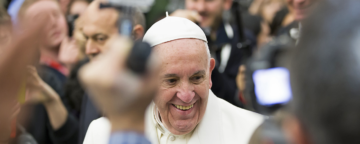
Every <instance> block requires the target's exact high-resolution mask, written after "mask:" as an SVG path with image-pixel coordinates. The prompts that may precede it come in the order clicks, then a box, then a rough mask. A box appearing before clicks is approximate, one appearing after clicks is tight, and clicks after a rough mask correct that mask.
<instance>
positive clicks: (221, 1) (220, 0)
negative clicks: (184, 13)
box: [185, 0, 232, 27]
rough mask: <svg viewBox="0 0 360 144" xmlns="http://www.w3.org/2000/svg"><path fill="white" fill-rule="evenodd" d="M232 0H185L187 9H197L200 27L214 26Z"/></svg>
mask: <svg viewBox="0 0 360 144" xmlns="http://www.w3.org/2000/svg"><path fill="white" fill-rule="evenodd" d="M231 3H232V0H186V1H185V7H186V9H188V10H194V11H197V12H198V13H199V14H200V16H201V21H200V26H201V27H214V26H215V25H216V24H217V23H218V22H219V21H221V17H222V13H223V11H224V10H228V9H230V7H231Z"/></svg>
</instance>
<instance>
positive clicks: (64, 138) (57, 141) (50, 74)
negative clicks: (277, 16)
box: [40, 66, 79, 144]
mask: <svg viewBox="0 0 360 144" xmlns="http://www.w3.org/2000/svg"><path fill="white" fill-rule="evenodd" d="M40 76H41V78H42V79H43V80H44V81H45V82H46V83H47V84H48V85H49V86H50V87H51V88H53V89H54V90H55V91H56V92H57V93H58V94H59V96H60V98H61V101H62V103H63V104H64V106H65V108H66V110H67V112H68V117H67V118H66V121H65V123H64V124H63V125H62V126H61V127H60V128H59V129H58V130H53V128H52V126H51V123H50V119H49V118H48V117H47V119H46V121H47V122H46V123H45V124H43V125H46V127H47V129H48V132H49V137H50V139H51V142H52V143H54V144H76V143H77V142H78V141H77V138H78V133H79V132H78V131H79V124H78V123H79V122H78V120H77V119H76V117H75V116H74V114H73V113H72V111H71V110H70V106H69V103H68V102H67V101H66V99H65V98H64V84H65V81H66V77H65V76H64V75H62V74H61V73H60V72H58V71H57V70H55V69H53V68H50V67H48V66H43V67H42V71H41V72H40Z"/></svg>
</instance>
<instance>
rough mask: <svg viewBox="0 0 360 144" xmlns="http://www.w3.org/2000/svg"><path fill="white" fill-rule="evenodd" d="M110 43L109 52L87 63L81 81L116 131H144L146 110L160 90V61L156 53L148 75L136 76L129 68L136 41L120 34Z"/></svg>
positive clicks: (151, 60) (81, 71)
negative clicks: (158, 73) (128, 59)
mask: <svg viewBox="0 0 360 144" xmlns="http://www.w3.org/2000/svg"><path fill="white" fill-rule="evenodd" d="M109 44H111V46H110V50H109V51H107V52H105V53H102V54H101V55H99V56H97V57H96V58H95V59H94V60H93V61H91V62H90V63H89V64H87V65H85V66H83V68H82V69H81V70H80V80H81V82H82V84H83V85H84V86H85V89H86V90H87V91H88V92H89V93H90V96H91V97H92V99H93V100H94V103H95V104H96V105H97V106H98V107H99V108H100V109H101V110H102V112H103V113H104V114H105V116H107V117H108V118H109V120H110V122H111V124H112V130H113V131H125V130H130V131H138V132H143V131H144V115H145V111H146V108H147V106H148V105H149V104H150V102H151V101H152V98H153V97H154V96H155V93H156V90H157V84H158V83H157V82H156V80H157V77H156V76H155V74H156V73H157V71H158V64H157V61H156V60H155V59H154V58H155V56H153V55H152V56H151V58H150V60H148V61H147V63H148V69H147V72H146V74H144V75H136V74H134V73H132V72H131V71H130V70H129V69H127V67H126V60H127V58H128V55H129V53H130V51H131V48H132V46H133V44H132V42H131V41H130V40H129V39H127V38H123V37H118V38H115V39H114V40H113V41H112V42H110V43H109ZM149 64H152V65H150V67H149ZM129 89H132V90H130V91H131V92H129Z"/></svg>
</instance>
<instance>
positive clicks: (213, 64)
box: [209, 58, 215, 88]
mask: <svg viewBox="0 0 360 144" xmlns="http://www.w3.org/2000/svg"><path fill="white" fill-rule="evenodd" d="M214 68H215V59H213V58H211V59H210V67H209V85H210V88H211V86H212V81H211V74H212V71H213V70H214Z"/></svg>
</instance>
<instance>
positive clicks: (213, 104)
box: [145, 90, 264, 144]
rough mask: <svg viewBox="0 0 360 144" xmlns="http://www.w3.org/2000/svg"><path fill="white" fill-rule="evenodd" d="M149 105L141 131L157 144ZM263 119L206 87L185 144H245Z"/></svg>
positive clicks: (154, 125)
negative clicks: (202, 110)
mask: <svg viewBox="0 0 360 144" xmlns="http://www.w3.org/2000/svg"><path fill="white" fill-rule="evenodd" d="M152 105H153V104H152ZM152 109H153V108H152V107H151V106H150V107H149V108H148V110H147V112H146V118H145V119H146V120H145V126H146V127H145V135H146V136H147V138H148V139H149V140H150V141H151V142H152V143H153V144H157V143H159V142H158V140H157V135H156V124H155V123H154V122H153V111H152ZM263 120H264V117H263V116H262V115H260V114H257V113H254V112H251V111H248V110H244V109H241V108H238V107H236V106H234V105H232V104H230V103H228V102H226V101H224V100H223V99H220V98H218V97H217V96H215V95H214V93H213V92H212V91H211V90H210V91H209V98H208V104H207V106H206V111H205V114H204V117H203V119H202V121H201V122H200V123H199V125H198V126H197V128H196V129H195V131H194V133H193V134H192V136H191V138H190V140H189V142H188V144H248V142H249V140H250V138H251V136H252V134H253V132H254V131H255V129H256V128H258V126H260V124H261V123H262V122H263Z"/></svg>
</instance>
